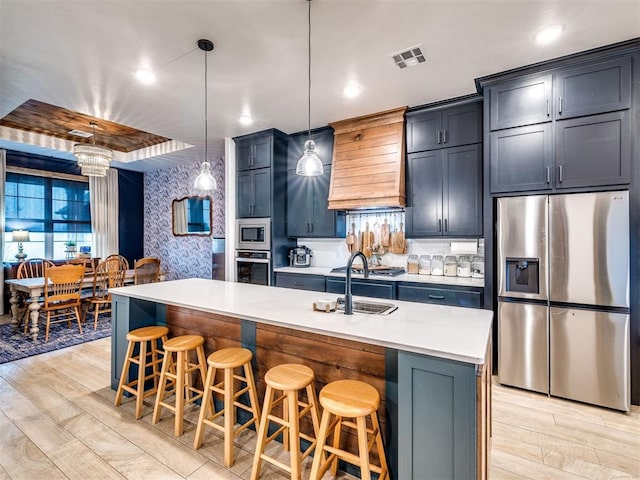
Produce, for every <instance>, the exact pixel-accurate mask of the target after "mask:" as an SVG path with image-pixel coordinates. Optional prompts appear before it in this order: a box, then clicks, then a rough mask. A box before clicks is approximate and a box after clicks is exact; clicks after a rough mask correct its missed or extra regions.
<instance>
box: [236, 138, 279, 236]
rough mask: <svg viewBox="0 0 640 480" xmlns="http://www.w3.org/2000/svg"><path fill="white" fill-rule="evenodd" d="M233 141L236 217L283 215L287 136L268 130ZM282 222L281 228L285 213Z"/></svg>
mask: <svg viewBox="0 0 640 480" xmlns="http://www.w3.org/2000/svg"><path fill="white" fill-rule="evenodd" d="M234 141H235V142H236V168H237V174H236V194H237V202H236V217H237V218H252V217H255V218H257V217H271V216H272V214H273V213H274V212H284V210H285V208H286V161H287V157H286V153H287V136H286V135H285V134H284V133H282V132H280V131H278V130H275V129H271V130H265V131H263V132H258V133H253V134H249V135H244V136H242V137H236V138H234ZM276 223H277V222H276ZM281 223H282V225H283V226H284V213H283V214H282V221H281ZM283 228H284V227H283Z"/></svg>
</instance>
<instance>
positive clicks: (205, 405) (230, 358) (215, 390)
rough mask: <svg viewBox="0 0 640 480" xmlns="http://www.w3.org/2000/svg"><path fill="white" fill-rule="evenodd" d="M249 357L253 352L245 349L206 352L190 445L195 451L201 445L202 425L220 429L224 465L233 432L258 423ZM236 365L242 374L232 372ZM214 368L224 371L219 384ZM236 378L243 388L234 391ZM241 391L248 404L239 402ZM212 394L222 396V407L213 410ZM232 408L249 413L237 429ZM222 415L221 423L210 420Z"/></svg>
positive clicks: (230, 455) (230, 457)
mask: <svg viewBox="0 0 640 480" xmlns="http://www.w3.org/2000/svg"><path fill="white" fill-rule="evenodd" d="M252 359H253V354H252V353H251V350H247V349H246V348H225V349H222V350H218V351H217V352H214V353H212V354H211V355H209V358H207V364H208V365H209V368H208V370H207V379H206V381H205V384H204V385H205V388H204V396H203V397H202V404H201V406H200V415H199V416H198V426H197V428H196V436H195V438H194V440H193V448H195V449H196V450H197V449H198V448H199V447H200V445H201V444H202V437H203V436H204V426H205V424H206V425H209V426H211V427H213V428H215V429H217V430H219V431H221V432H223V433H224V464H225V466H227V467H230V466H232V465H233V440H234V438H235V436H236V434H238V433H240V432H241V431H242V430H244V429H245V428H247V427H249V426H251V425H254V424H255V426H256V429H257V428H258V424H259V423H260V405H259V402H258V394H257V390H256V385H255V381H254V379H253V370H252V368H251V360H252ZM237 368H242V370H243V373H244V375H239V374H236V373H235V372H234V371H235V369H237ZM217 370H223V372H224V378H223V380H222V381H220V382H219V383H215V378H216V371H217ZM236 381H238V382H241V383H243V384H244V387H241V388H240V389H238V390H236V383H237V382H236ZM245 393H247V394H248V395H249V405H248V406H247V405H245V404H243V403H241V402H240V401H239V397H240V396H242V395H244V394H245ZM214 394H218V395H222V397H223V407H222V409H221V410H220V411H218V412H216V409H215V404H214V402H213V399H214ZM236 408H240V409H242V410H245V411H247V412H249V413H250V414H251V418H250V419H249V421H247V422H245V423H244V424H242V425H240V426H238V427H237V428H236V427H235V424H236ZM222 415H224V424H223V425H220V424H217V423H214V421H215V420H216V419H217V418H218V417H220V416H222Z"/></svg>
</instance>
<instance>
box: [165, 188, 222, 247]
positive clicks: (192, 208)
mask: <svg viewBox="0 0 640 480" xmlns="http://www.w3.org/2000/svg"><path fill="white" fill-rule="evenodd" d="M171 213H172V215H171V216H172V222H171V224H172V227H173V234H174V235H175V236H184V235H199V236H203V237H208V236H210V235H211V233H212V230H211V224H212V223H213V210H212V209H211V197H209V196H191V197H184V198H180V199H176V200H174V201H173V202H172V204H171Z"/></svg>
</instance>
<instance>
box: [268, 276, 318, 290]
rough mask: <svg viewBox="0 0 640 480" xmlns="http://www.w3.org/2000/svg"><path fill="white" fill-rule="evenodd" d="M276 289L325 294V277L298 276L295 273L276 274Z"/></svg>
mask: <svg viewBox="0 0 640 480" xmlns="http://www.w3.org/2000/svg"><path fill="white" fill-rule="evenodd" d="M276 287H284V288H296V289H298V290H313V291H315V292H324V277H323V276H320V275H304V274H299V275H297V274H295V273H279V272H276Z"/></svg>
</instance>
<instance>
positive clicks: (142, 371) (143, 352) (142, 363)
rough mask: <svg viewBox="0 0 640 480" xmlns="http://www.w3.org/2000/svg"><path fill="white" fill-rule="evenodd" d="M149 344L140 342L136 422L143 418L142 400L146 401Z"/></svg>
mask: <svg viewBox="0 0 640 480" xmlns="http://www.w3.org/2000/svg"><path fill="white" fill-rule="evenodd" d="M146 360H147V342H146V341H143V342H140V350H139V352H138V384H137V385H136V387H137V390H138V395H136V420H139V419H140V417H142V400H144V377H145V376H146V373H147V372H146V370H147V367H146V364H147V362H146Z"/></svg>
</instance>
